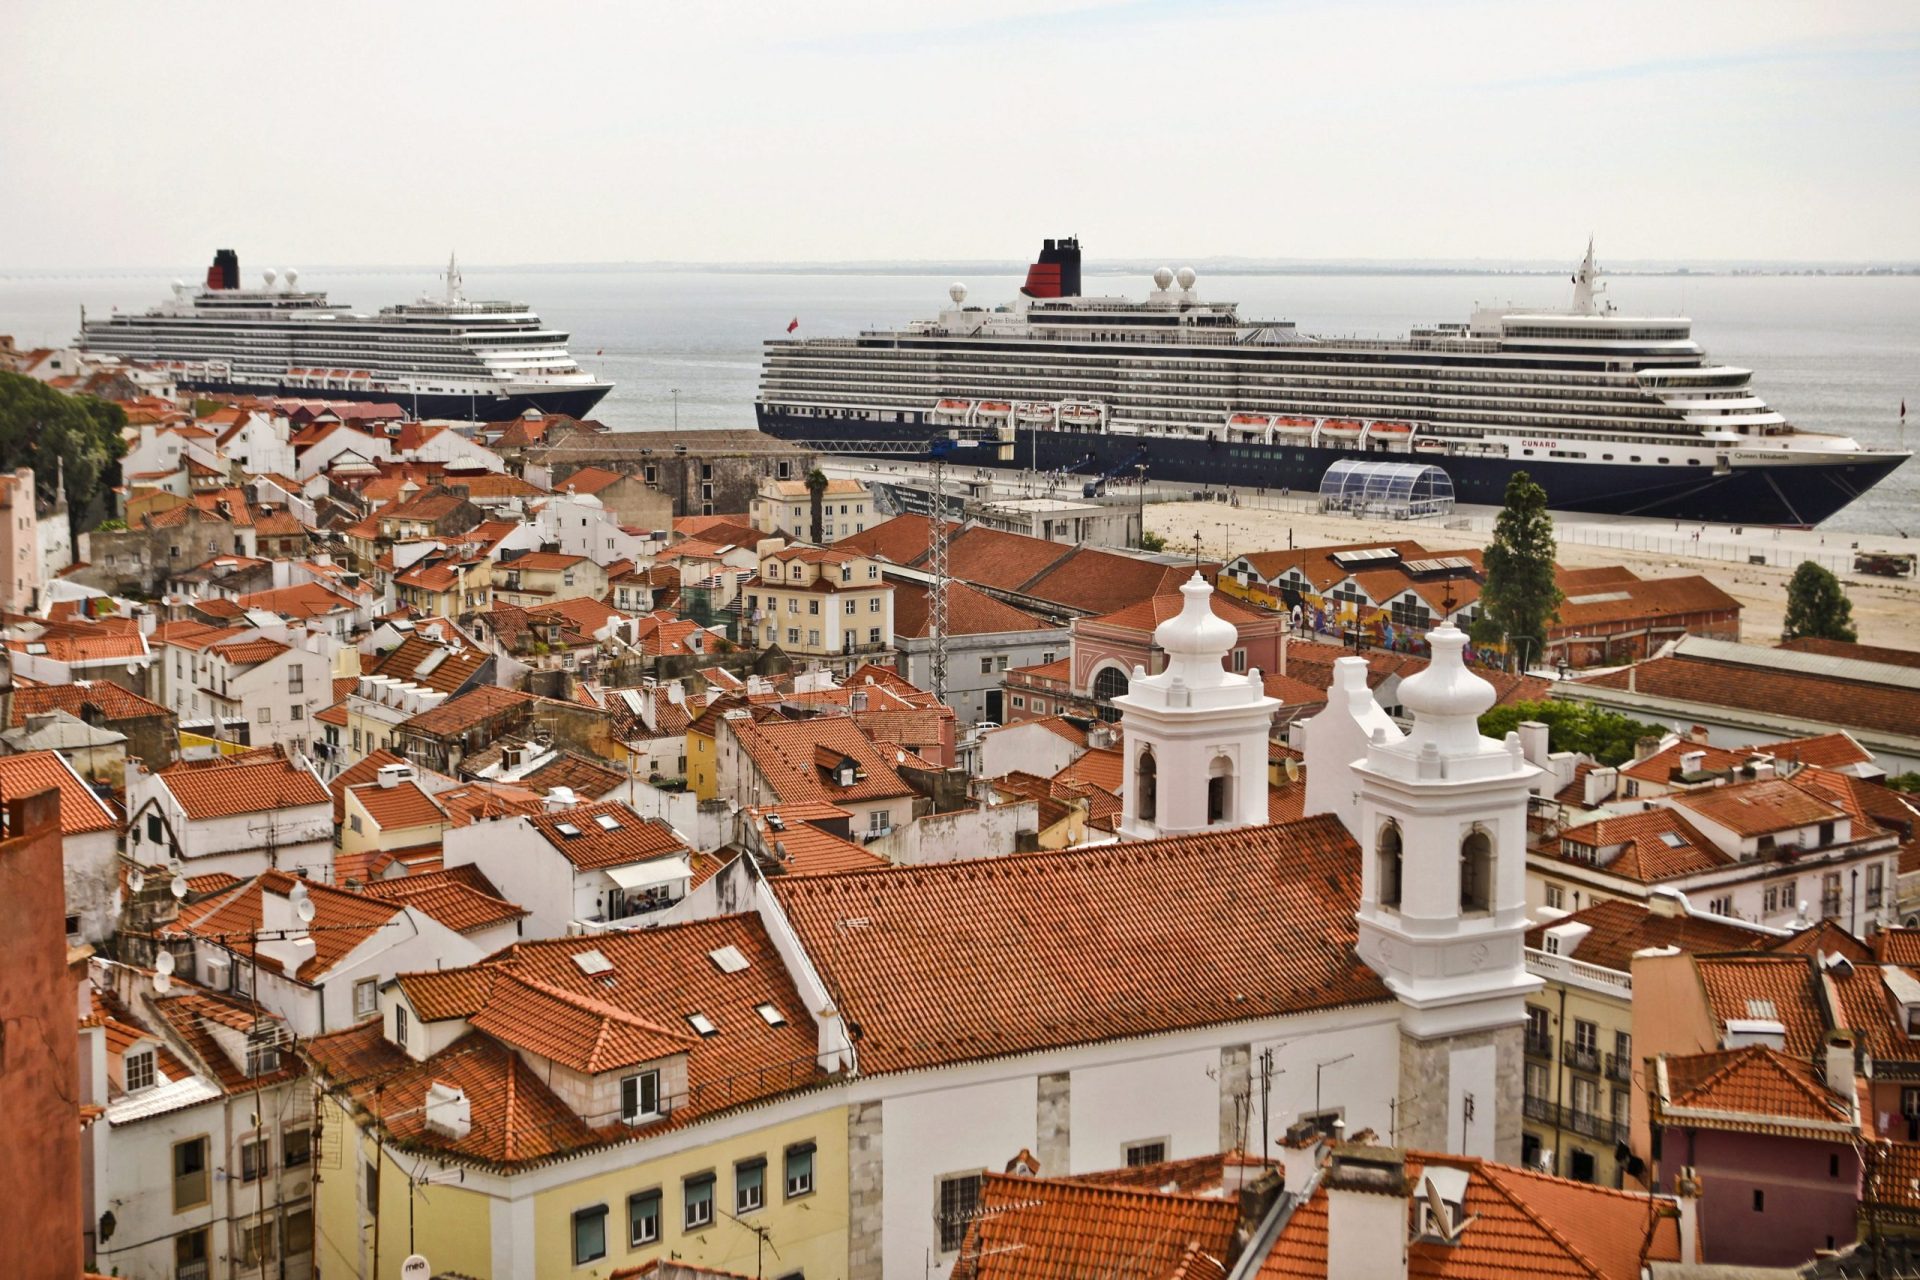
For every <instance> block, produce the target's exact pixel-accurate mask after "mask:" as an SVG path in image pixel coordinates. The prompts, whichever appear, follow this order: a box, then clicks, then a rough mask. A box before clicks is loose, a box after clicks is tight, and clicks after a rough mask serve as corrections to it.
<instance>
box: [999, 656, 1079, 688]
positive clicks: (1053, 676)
mask: <svg viewBox="0 0 1920 1280" xmlns="http://www.w3.org/2000/svg"><path fill="white" fill-rule="evenodd" d="M1013 670H1014V671H1015V672H1018V673H1019V674H1021V675H1025V676H1031V677H1033V678H1034V679H1036V680H1060V681H1064V682H1067V683H1071V682H1072V680H1073V658H1072V657H1071V656H1068V657H1065V658H1055V659H1054V660H1053V661H1052V662H1041V663H1036V664H1035V665H1033V666H1031V667H1015V668H1014V669H1013Z"/></svg>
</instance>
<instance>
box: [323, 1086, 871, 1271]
mask: <svg viewBox="0 0 1920 1280" xmlns="http://www.w3.org/2000/svg"><path fill="white" fill-rule="evenodd" d="M823 1101H825V1100H824V1099H807V1098H796V1099H791V1100H788V1101H785V1102H782V1103H776V1104H773V1105H770V1106H766V1107H761V1108H757V1109H755V1110H754V1111H752V1112H747V1113H736V1114H733V1115H727V1116H717V1117H714V1118H712V1119H711V1120H708V1121H705V1122H702V1123H699V1124H696V1125H693V1126H689V1127H688V1128H686V1129H680V1130H669V1131H667V1132H665V1133H662V1134H660V1135H658V1136H657V1137H654V1138H643V1139H640V1140H638V1141H635V1142H631V1143H626V1144H622V1145H619V1146H615V1147H609V1148H604V1149H600V1150H593V1151H587V1152H583V1153H581V1154H579V1155H575V1156H570V1157H562V1158H559V1159H556V1160H554V1161H552V1162H549V1163H546V1164H542V1165H538V1166H535V1167H533V1168H529V1169H523V1170H520V1171H517V1172H512V1173H507V1172H502V1171H498V1170H494V1169H489V1168H486V1167H484V1166H479V1165H473V1164H463V1163H462V1162H458V1161H448V1160H443V1159H441V1158H440V1157H438V1156H435V1155H432V1154H430V1153H427V1154H423V1153H420V1152H415V1151H409V1150H396V1149H395V1148H394V1147H392V1146H390V1145H384V1144H382V1145H379V1146H376V1144H375V1142H374V1141H373V1139H372V1137H371V1136H370V1135H369V1134H368V1133H367V1131H366V1130H365V1129H363V1128H361V1127H359V1125H358V1124H357V1123H356V1122H355V1120H354V1118H353V1117H352V1116H351V1115H350V1114H349V1113H348V1112H347V1111H346V1110H345V1109H343V1108H342V1107H341V1106H340V1105H339V1104H338V1103H337V1102H336V1101H335V1100H334V1099H332V1098H331V1097H329V1098H326V1099H324V1101H323V1104H322V1107H321V1111H322V1114H323V1124H324V1126H325V1128H324V1132H325V1133H326V1134H327V1135H328V1138H327V1142H328V1146H329V1147H330V1148H331V1147H333V1146H335V1141H336V1140H335V1138H334V1136H333V1135H342V1137H341V1138H340V1139H339V1140H338V1143H337V1145H338V1149H339V1150H340V1152H341V1153H342V1154H341V1155H340V1157H338V1158H337V1159H334V1160H330V1161H327V1162H325V1164H324V1166H323V1168H322V1170H321V1177H320V1186H319V1187H318V1189H317V1192H316V1197H315V1231H314V1261H315V1264H316V1266H317V1267H318V1268H319V1272H320V1274H321V1275H322V1276H327V1277H333V1276H356V1277H366V1278H367V1280H400V1273H401V1266H402V1264H403V1263H404V1262H405V1260H406V1258H407V1257H408V1255H409V1254H410V1253H418V1254H420V1255H421V1256H422V1257H424V1258H426V1259H427V1261H428V1264H429V1265H430V1267H431V1268H432V1274H435V1275H439V1274H442V1273H456V1274H460V1275H465V1276H472V1277H475V1280H520V1278H521V1277H534V1278H536V1280H549V1278H565V1280H605V1277H607V1276H609V1275H611V1274H612V1273H613V1272H615V1271H618V1270H621V1269H624V1268H629V1267H637V1266H639V1265H641V1264H643V1263H646V1262H649V1261H652V1260H655V1259H663V1260H664V1259H672V1260H677V1261H682V1262H690V1263H695V1264H698V1265H700V1266H706V1267H713V1268H716V1269H719V1270H723V1271H733V1272H738V1273H740V1274H743V1275H766V1276H785V1275H789V1274H804V1275H806V1276H807V1277H808V1278H809V1280H813V1278H814V1277H822V1278H824V1280H836V1278H838V1277H844V1276H845V1275H846V1274H847V1225H848V1197H847V1167H848V1160H847V1114H846V1108H845V1107H844V1106H841V1105H838V1104H837V1103H836V1104H834V1105H827V1106H819V1107H818V1109H817V1110H808V1109H807V1108H808V1106H809V1105H818V1104H819V1103H820V1102H823ZM800 1155H804V1157H805V1160H804V1164H803V1165H802V1164H801V1163H800V1162H799V1160H798V1157H799V1156H800ZM376 1167H377V1168H378V1170H379V1172H378V1173H377V1174H371V1176H370V1171H372V1170H373V1169H375V1168H376ZM756 1169H757V1170H758V1181H757V1184H756V1183H755V1182H754V1181H752V1180H748V1181H745V1182H743V1175H746V1176H749V1177H750V1175H751V1171H753V1170H756ZM370 1185H372V1186H374V1188H375V1192H374V1193H373V1194H370V1193H369V1190H368V1188H369V1186H370ZM756 1185H757V1187H758V1191H757V1193H755V1192H754V1191H753V1188H754V1187H755V1186H756ZM743 1193H744V1194H745V1196H746V1198H745V1199H743V1198H742V1196H743ZM375 1200H377V1202H378V1212H377V1213H375V1212H371V1211H370V1210H369V1205H370V1204H371V1203H372V1202H373V1201H375ZM690 1200H691V1204H692V1216H691V1218H690V1217H689V1201H690ZM763 1233H764V1236H763ZM763 1239H764V1242H763ZM376 1249H377V1256H376ZM596 1249H597V1252H596ZM776 1251H777V1253H776Z"/></svg>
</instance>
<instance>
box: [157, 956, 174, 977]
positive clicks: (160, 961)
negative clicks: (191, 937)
mask: <svg viewBox="0 0 1920 1280" xmlns="http://www.w3.org/2000/svg"><path fill="white" fill-rule="evenodd" d="M153 971H154V972H155V973H157V974H159V975H160V976H161V977H163V978H171V977H172V976H173V952H171V951H162V952H161V953H160V954H159V955H157V956H155V957H154V958H153Z"/></svg>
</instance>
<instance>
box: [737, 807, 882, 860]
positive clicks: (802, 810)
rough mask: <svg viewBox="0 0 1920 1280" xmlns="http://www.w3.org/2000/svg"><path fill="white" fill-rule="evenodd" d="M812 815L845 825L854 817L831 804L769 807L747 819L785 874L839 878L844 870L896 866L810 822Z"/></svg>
mask: <svg viewBox="0 0 1920 1280" xmlns="http://www.w3.org/2000/svg"><path fill="white" fill-rule="evenodd" d="M809 814H813V815H816V817H817V819H818V820H825V821H832V820H834V819H835V818H837V819H838V820H839V821H840V822H843V823H844V822H847V821H848V820H849V819H851V818H852V816H853V815H852V814H850V813H848V812H847V811H846V810H845V809H842V808H839V807H838V806H835V805H830V804H787V805H768V806H767V807H765V808H749V809H748V810H747V820H748V821H750V822H752V823H753V825H754V828H755V830H756V832H757V833H758V835H759V837H760V844H761V847H762V848H765V849H768V850H771V851H772V852H773V854H774V856H775V857H776V858H778V859H780V863H779V869H780V871H781V872H782V873H783V874H785V875H790V876H817V875H837V874H839V873H841V872H843V871H872V870H874V869H875V868H877V867H885V866H891V865H892V864H891V863H889V862H888V861H887V860H886V859H885V858H883V857H881V856H880V855H879V854H877V853H868V852H867V851H866V850H865V849H863V848H861V847H860V846H859V845H857V844H854V843H853V842H852V841H850V840H843V839H841V838H840V837H839V836H837V835H834V834H833V833H832V832H829V831H824V830H822V829H821V828H819V827H817V826H815V825H814V824H813V821H809V819H808V816H807V815H809ZM769 817H772V818H776V819H778V821H779V824H780V825H779V826H778V827H775V826H774V825H773V824H772V823H770V822H769V821H768V819H769Z"/></svg>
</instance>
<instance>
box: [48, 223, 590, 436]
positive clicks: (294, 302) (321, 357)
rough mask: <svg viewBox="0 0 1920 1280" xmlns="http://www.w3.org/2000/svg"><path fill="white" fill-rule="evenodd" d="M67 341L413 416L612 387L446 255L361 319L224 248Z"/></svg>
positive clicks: (181, 369)
mask: <svg viewBox="0 0 1920 1280" xmlns="http://www.w3.org/2000/svg"><path fill="white" fill-rule="evenodd" d="M75 345H77V346H78V347H80V348H81V349H82V350H84V351H92V352H97V353H99V354H101V355H111V356H118V357H119V358H120V359H122V360H126V361H138V362H141V363H145V364H158V365H163V366H165V367H167V368H168V369H170V370H172V371H173V372H174V373H175V374H176V375H177V379H178V381H179V383H180V385H181V386H184V387H190V388H193V389H196V390H203V391H211V392H232V393H239V394H243V395H264V396H297V397H306V398H312V399H325V400H366V401H375V402H382V403H387V402H391V403H394V404H398V405H399V406H400V407H401V408H402V409H403V410H405V411H406V412H407V413H409V414H411V415H412V416H413V417H415V418H455V419H464V420H467V421H475V422H498V421H503V420H505V419H508V418H513V417H517V416H519V415H520V414H522V413H524V412H526V411H527V410H529V409H532V410H535V411H537V412H540V413H562V414H570V415H572V416H575V417H581V416H584V415H585V414H586V413H587V412H588V411H589V410H591V409H592V408H593V406H594V405H596V404H598V403H599V402H600V398H601V397H602V396H604V395H606V394H607V392H608V391H609V390H611V389H612V386H613V384H612V383H609V382H601V381H598V380H596V379H595V378H594V377H592V376H591V375H590V374H588V373H587V372H586V371H585V370H584V369H582V368H581V367H580V365H579V364H578V363H577V362H576V361H575V360H574V358H573V357H572V356H570V355H568V354H567V335H566V334H565V333H562V332H560V331H558V330H555V329H549V328H546V327H545V326H544V325H542V324H541V323H540V317H539V316H537V315H535V314H534V313H533V311H532V309H531V308H529V307H528V306H527V304H526V303H523V302H476V301H470V300H469V299H468V298H467V297H466V295H465V294H464V293H463V292H462V291H461V287H460V268H459V264H458V263H457V262H455V261H454V260H453V259H451V258H449V259H448V261H447V273H446V287H445V290H444V292H443V294H442V295H441V296H439V297H422V298H420V299H419V300H418V301H415V302H410V303H401V304H400V305H398V306H391V307H383V308H382V309H381V310H380V312H379V314H377V315H367V314H364V313H361V312H355V311H353V310H351V309H349V308H347V307H342V306H336V305H334V304H332V303H331V302H329V301H328V300H327V295H326V294H324V293H313V292H305V291H302V290H301V289H300V287H299V273H298V272H297V271H292V270H288V271H285V272H274V271H271V270H270V271H267V272H265V273H263V275H262V277H261V284H260V286H259V287H258V288H245V287H243V286H242V285H241V283H240V260H239V257H238V255H236V254H235V253H234V251H233V250H231V249H222V250H220V252H219V253H217V254H215V255H214V260H213V265H212V266H211V267H209V268H208V269H207V279H206V284H205V285H204V286H203V287H201V288H198V289H194V288H191V287H190V286H188V285H187V284H185V283H184V282H182V281H178V280H176V281H174V284H173V298H172V300H171V301H169V302H165V303H162V304H161V305H160V306H157V307H154V308H153V309H152V310H150V311H145V312H141V313H138V314H133V313H121V312H115V313H114V314H113V315H111V316H109V317H106V318H105V319H99V318H91V319H90V318H86V317H84V316H83V317H82V321H81V329H80V336H79V338H78V339H77V340H76V344H75Z"/></svg>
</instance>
